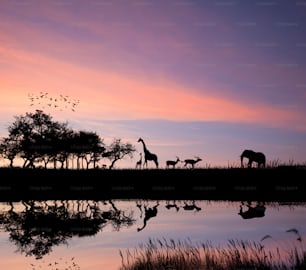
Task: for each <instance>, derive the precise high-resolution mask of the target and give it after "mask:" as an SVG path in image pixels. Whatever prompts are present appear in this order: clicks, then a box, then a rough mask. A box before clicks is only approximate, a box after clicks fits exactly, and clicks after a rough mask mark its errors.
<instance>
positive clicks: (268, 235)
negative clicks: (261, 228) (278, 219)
mask: <svg viewBox="0 0 306 270" xmlns="http://www.w3.org/2000/svg"><path fill="white" fill-rule="evenodd" d="M268 238H272V236H271V235H270V234H267V235H265V236H264V237H263V238H261V240H260V241H263V240H265V239H268Z"/></svg>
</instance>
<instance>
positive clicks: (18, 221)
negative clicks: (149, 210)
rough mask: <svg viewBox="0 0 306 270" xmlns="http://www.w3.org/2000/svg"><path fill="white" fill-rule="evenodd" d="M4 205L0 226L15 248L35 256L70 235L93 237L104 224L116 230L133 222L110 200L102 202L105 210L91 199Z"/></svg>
mask: <svg viewBox="0 0 306 270" xmlns="http://www.w3.org/2000/svg"><path fill="white" fill-rule="evenodd" d="M8 204H9V206H10V208H9V210H8V211H3V212H1V213H0V223H1V224H2V226H1V227H2V228H3V230H4V231H6V232H8V233H9V240H10V241H11V242H13V243H14V244H15V245H16V246H17V251H19V252H21V253H23V254H25V255H26V256H35V258H36V259H41V258H42V257H43V256H44V255H46V254H48V253H49V252H51V250H52V247H53V246H57V245H60V244H67V243H68V242H67V240H68V239H70V238H72V237H84V236H93V235H95V234H97V233H98V232H99V231H100V230H102V229H103V228H104V227H105V226H106V225H107V224H111V226H112V227H113V228H114V229H115V230H117V231H118V230H120V228H121V227H123V226H131V225H132V224H133V223H134V222H135V220H134V219H133V214H132V213H125V212H124V211H121V210H119V209H118V208H117V207H116V206H115V204H114V203H113V202H112V201H108V202H103V206H104V208H105V206H108V205H109V209H108V210H103V209H102V208H101V207H100V205H99V202H94V201H53V202H46V201H42V202H41V201H22V202H21V204H22V205H23V206H24V209H23V210H21V211H20V204H18V206H19V207H18V208H16V209H15V204H14V203H13V202H9V203H8Z"/></svg>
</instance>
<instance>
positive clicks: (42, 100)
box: [28, 91, 80, 112]
mask: <svg viewBox="0 0 306 270" xmlns="http://www.w3.org/2000/svg"><path fill="white" fill-rule="evenodd" d="M28 99H29V101H30V106H31V107H33V106H34V107H36V108H38V109H45V108H52V109H58V110H60V111H63V110H71V111H73V112H75V110H76V107H77V106H78V105H79V103H80V101H79V100H78V99H71V98H70V97H69V96H67V95H62V94H60V95H59V96H57V97H54V96H50V95H49V93H48V92H42V91H40V92H39V94H33V93H28Z"/></svg>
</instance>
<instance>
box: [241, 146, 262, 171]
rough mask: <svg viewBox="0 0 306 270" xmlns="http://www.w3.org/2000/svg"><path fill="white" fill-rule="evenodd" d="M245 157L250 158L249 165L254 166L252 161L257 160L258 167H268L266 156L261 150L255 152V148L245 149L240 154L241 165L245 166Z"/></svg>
mask: <svg viewBox="0 0 306 270" xmlns="http://www.w3.org/2000/svg"><path fill="white" fill-rule="evenodd" d="M243 158H248V159H249V162H248V167H249V168H251V167H252V163H253V162H256V163H257V167H258V168H259V167H263V168H264V167H266V156H265V155H264V154H263V153H261V152H254V151H253V150H244V151H243V152H242V154H241V156H240V159H241V167H242V168H243Z"/></svg>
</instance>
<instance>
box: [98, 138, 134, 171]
mask: <svg viewBox="0 0 306 270" xmlns="http://www.w3.org/2000/svg"><path fill="white" fill-rule="evenodd" d="M135 151H136V149H135V147H134V146H133V145H132V144H130V143H122V142H121V139H114V140H113V142H112V143H111V145H110V146H109V147H108V148H107V151H106V152H105V153H103V154H102V157H106V158H108V159H109V160H110V161H111V165H110V166H109V169H112V168H113V167H114V165H115V163H116V162H117V161H118V160H120V159H123V158H124V157H125V156H129V157H130V158H132V157H133V153H134V152H135Z"/></svg>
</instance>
